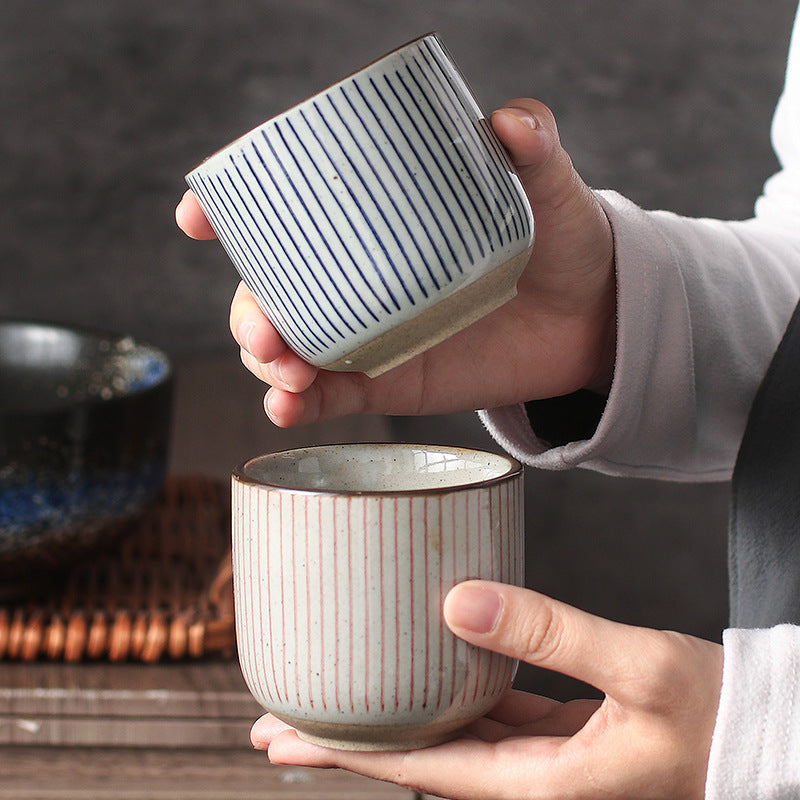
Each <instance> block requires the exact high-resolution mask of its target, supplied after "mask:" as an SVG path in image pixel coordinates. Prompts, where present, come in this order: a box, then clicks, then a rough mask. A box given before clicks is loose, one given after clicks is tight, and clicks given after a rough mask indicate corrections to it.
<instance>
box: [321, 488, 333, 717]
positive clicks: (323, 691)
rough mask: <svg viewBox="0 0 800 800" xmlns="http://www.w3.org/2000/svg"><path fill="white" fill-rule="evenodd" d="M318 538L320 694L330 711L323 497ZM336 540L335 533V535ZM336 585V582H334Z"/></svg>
mask: <svg viewBox="0 0 800 800" xmlns="http://www.w3.org/2000/svg"><path fill="white" fill-rule="evenodd" d="M317 536H318V537H319V552H318V559H319V563H318V569H319V646H320V659H319V683H320V694H321V699H322V708H323V709H325V711H327V710H328V695H327V691H326V690H327V686H326V685H325V660H326V659H327V657H328V654H327V652H326V650H325V592H324V591H323V589H324V586H325V584H324V581H323V580H322V576H323V574H324V573H325V558H324V553H323V549H322V544H323V542H324V541H325V536H324V534H323V530H322V496H319V497H318V498H317ZM333 537H334V539H335V538H336V535H335V532H334V534H333ZM334 583H335V582H334Z"/></svg>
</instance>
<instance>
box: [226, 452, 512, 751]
mask: <svg viewBox="0 0 800 800" xmlns="http://www.w3.org/2000/svg"><path fill="white" fill-rule="evenodd" d="M523 527H524V526H523V495H522V468H521V466H520V464H519V463H518V462H517V461H515V460H514V459H512V458H509V457H507V456H503V455H496V454H492V453H486V452H481V451H476V450H468V449H463V448H456V447H440V446H432V445H411V444H346V445H329V446H327V445H326V446H320V447H311V448H307V449H300V450H291V451H286V452H280V453H274V454H270V455H264V456H260V457H258V458H255V459H253V460H251V461H248V462H247V463H246V464H244V465H243V466H242V467H240V468H239V469H238V470H237V471H236V472H235V473H234V476H233V570H234V591H235V604H236V632H237V646H238V652H239V660H240V664H241V667H242V672H243V674H244V677H245V680H246V682H247V685H248V687H249V689H250V691H251V692H252V694H253V696H254V697H255V698H256V699H257V700H258V701H259V702H260V703H261V704H262V705H263V706H264V708H266V709H267V710H269V711H271V712H273V713H274V714H275V715H276V716H277V717H280V718H281V719H283V720H284V721H286V722H288V723H289V724H291V725H293V726H294V727H295V728H297V731H298V733H299V734H300V736H301V737H303V738H305V739H308V740H309V741H316V742H320V743H323V744H326V745H328V746H331V747H338V748H344V749H362V750H367V749H369V750H386V749H410V748H417V747H425V746H427V745H431V744H434V743H437V742H441V741H444V740H446V739H448V738H450V737H452V736H454V735H455V734H456V733H457V732H458V730H459V729H461V728H462V727H464V726H465V725H467V724H469V723H470V722H473V721H474V720H476V719H478V718H479V717H481V716H482V715H483V714H485V713H486V712H487V711H489V710H490V709H491V708H492V706H494V705H495V704H496V703H497V701H498V700H499V699H500V698H501V697H502V695H503V694H504V693H505V692H506V690H507V689H508V688H509V687H510V686H511V682H512V679H513V676H514V673H515V670H516V663H515V662H514V661H513V660H511V659H508V658H506V657H503V656H500V655H498V654H496V653H491V652H489V651H486V650H481V649H479V648H476V647H474V646H472V645H469V644H467V643H466V642H464V641H463V640H461V639H458V638H456V637H455V636H454V635H453V634H452V633H451V632H450V631H449V629H448V628H447V626H446V625H445V624H444V620H443V617H442V603H443V600H444V597H445V595H446V594H447V592H448V591H449V589H450V588H451V587H453V586H454V585H455V584H457V583H459V582H460V581H463V580H466V579H470V578H482V579H488V580H495V581H502V582H504V583H515V584H521V583H522V581H523V579H524V563H523V541H524V535H523Z"/></svg>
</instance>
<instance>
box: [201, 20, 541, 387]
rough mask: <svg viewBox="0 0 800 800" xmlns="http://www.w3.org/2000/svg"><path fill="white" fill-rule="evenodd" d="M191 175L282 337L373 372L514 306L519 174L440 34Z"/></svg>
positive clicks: (526, 232)
mask: <svg viewBox="0 0 800 800" xmlns="http://www.w3.org/2000/svg"><path fill="white" fill-rule="evenodd" d="M186 180H187V182H188V183H189V185H190V186H191V188H192V190H193V191H194V193H195V195H197V199H198V201H199V202H200V205H201V206H202V207H203V210H204V211H205V214H206V216H207V217H208V219H209V221H210V222H211V225H212V226H213V228H214V230H215V231H216V233H217V236H218V238H219V240H220V242H221V243H222V245H223V247H224V248H225V250H226V251H227V253H228V255H229V256H230V258H231V260H232V261H233V263H234V265H235V266H236V268H237V270H238V271H239V273H240V274H241V276H242V280H243V281H244V282H245V283H246V284H247V286H248V287H249V289H250V291H251V292H252V293H253V295H254V297H255V298H256V300H257V301H258V302H259V304H260V305H261V307H262V308H263V310H264V311H265V313H266V314H267V316H268V317H269V318H270V320H271V321H272V323H273V324H274V325H275V327H276V328H277V329H278V331H280V333H281V335H282V336H283V338H284V339H285V341H286V342H287V344H288V345H289V346H290V347H292V348H293V349H294V350H295V351H296V352H297V353H299V354H300V355H301V356H302V357H303V358H305V359H306V360H307V361H309V362H311V363H312V364H315V365H317V366H319V367H324V368H325V369H333V370H346V371H347V370H350V371H359V372H366V373H367V374H369V375H373V376H374V375H378V374H380V373H381V372H385V371H386V370H388V369H390V368H391V367H393V366H396V365H397V364H400V363H402V362H403V361H405V360H406V359H408V358H410V357H412V356H414V355H416V354H418V353H420V352H422V351H423V350H425V349H427V348H429V347H431V346H432V345H434V344H436V343H437V342H439V341H441V340H442V339H444V338H446V337H448V336H450V335H452V334H453V333H455V332H457V331H459V330H461V329H462V328H464V327H465V326H467V325H469V324H470V323H472V322H474V321H475V320H477V319H478V318H480V317H482V316H484V315H485V314H487V313H489V312H490V311H492V310H494V309H495V308H497V307H498V306H499V305H501V304H502V303H504V302H505V301H506V300H508V299H510V298H511V297H512V296H513V295H514V294H515V292H516V284H517V279H518V278H519V276H520V274H521V272H522V270H523V269H524V267H525V265H526V263H527V261H528V257H529V255H530V250H531V247H532V244H533V217H532V215H531V209H530V205H529V203H528V200H527V197H526V195H525V192H524V190H523V188H522V184H521V183H520V180H519V177H518V176H517V173H516V172H515V171H514V168H513V167H512V165H511V164H510V163H509V160H508V158H507V156H506V153H505V151H504V150H503V148H502V146H501V145H500V143H499V141H498V140H497V137H496V136H495V135H494V132H493V131H492V129H491V126H490V125H489V123H488V121H487V119H486V117H485V115H484V114H483V112H482V111H481V110H480V108H479V106H478V104H477V102H476V100H475V98H474V97H473V95H472V93H471V91H470V89H469V87H468V86H467V84H466V82H465V80H464V78H463V77H462V75H461V72H460V71H459V70H458V68H457V67H456V65H455V64H454V63H453V61H452V59H451V58H450V56H449V54H448V53H447V50H446V49H445V47H444V46H443V44H442V42H441V40H440V39H439V37H438V36H436V34H430V35H428V36H423V37H421V38H420V39H417V40H415V41H413V42H410V43H409V44H407V45H405V46H404V47H400V48H398V49H397V50H395V51H393V52H391V53H389V54H388V55H386V56H384V57H383V58H380V59H378V60H377V61H375V62H373V63H372V64H369V65H368V66H366V67H364V68H363V69H361V70H359V71H358V72H356V73H354V74H353V75H350V76H349V77H347V78H344V79H343V80H341V81H339V82H338V83H336V84H334V85H333V86H331V87H329V88H328V89H326V90H325V91H323V92H321V93H320V94H318V95H315V96H314V97H311V98H309V99H308V100H306V101H304V102H303V103H300V104H299V105H297V106H295V107H294V108H291V109H289V110H288V111H285V112H284V113H283V114H280V115H279V116H277V117H274V118H273V119H270V120H268V121H266V122H264V123H263V124H262V125H259V126H258V127H257V128H255V129H254V130H252V131H250V132H249V133H246V134H245V135H244V136H242V137H240V138H239V139H237V140H236V141H235V142H233V143H231V144H230V145H228V146H227V147H225V148H223V149H222V150H220V151H219V152H217V153H215V154H214V155H212V156H211V157H210V158H208V159H206V160H205V161H204V162H203V163H202V164H200V165H199V166H198V167H196V168H195V169H194V170H192V171H191V172H190V173H189V174H188V175H187V176H186Z"/></svg>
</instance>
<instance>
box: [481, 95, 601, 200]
mask: <svg viewBox="0 0 800 800" xmlns="http://www.w3.org/2000/svg"><path fill="white" fill-rule="evenodd" d="M492 128H493V129H494V132H495V133H496V134H497V136H498V138H499V139H500V141H501V142H502V143H503V145H504V147H505V148H506V150H508V152H509V155H510V156H511V160H512V161H513V162H514V166H515V167H516V168H517V171H518V172H519V175H520V179H521V180H522V184H523V186H524V187H525V190H526V192H527V194H528V197H529V199H530V201H531V205H532V206H533V208H534V210H539V211H540V212H542V211H546V210H548V209H558V208H561V207H563V206H564V204H565V202H569V200H570V198H571V197H572V196H576V197H577V198H583V197H584V196H585V193H586V192H588V188H587V187H586V185H585V184H584V182H583V181H582V180H581V178H580V176H579V175H578V173H577V172H576V171H575V169H574V168H573V166H572V160H571V159H570V157H569V155H568V153H567V152H566V150H564V148H563V147H562V146H561V140H560V139H559V135H558V128H557V126H556V121H555V118H554V117H553V113H552V112H551V111H550V109H549V108H548V107H547V106H545V105H544V104H543V103H541V102H539V101H538V100H532V99H528V98H524V99H518V100H511V101H510V102H509V103H507V104H506V105H504V106H503V107H502V108H499V109H498V110H497V111H495V112H494V113H493V114H492Z"/></svg>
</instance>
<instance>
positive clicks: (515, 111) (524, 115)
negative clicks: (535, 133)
mask: <svg viewBox="0 0 800 800" xmlns="http://www.w3.org/2000/svg"><path fill="white" fill-rule="evenodd" d="M495 113H496V114H508V115H510V116H512V117H514V119H516V120H519V121H520V122H521V123H522V124H523V125H525V126H526V127H528V128H531V129H532V130H536V128H538V127H539V120H538V119H536V117H534V116H533V114H531V113H530V111H526V110H525V109H524V108H516V107H515V106H507V107H506V108H501V109H499V110H498V111H496V112H495Z"/></svg>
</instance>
